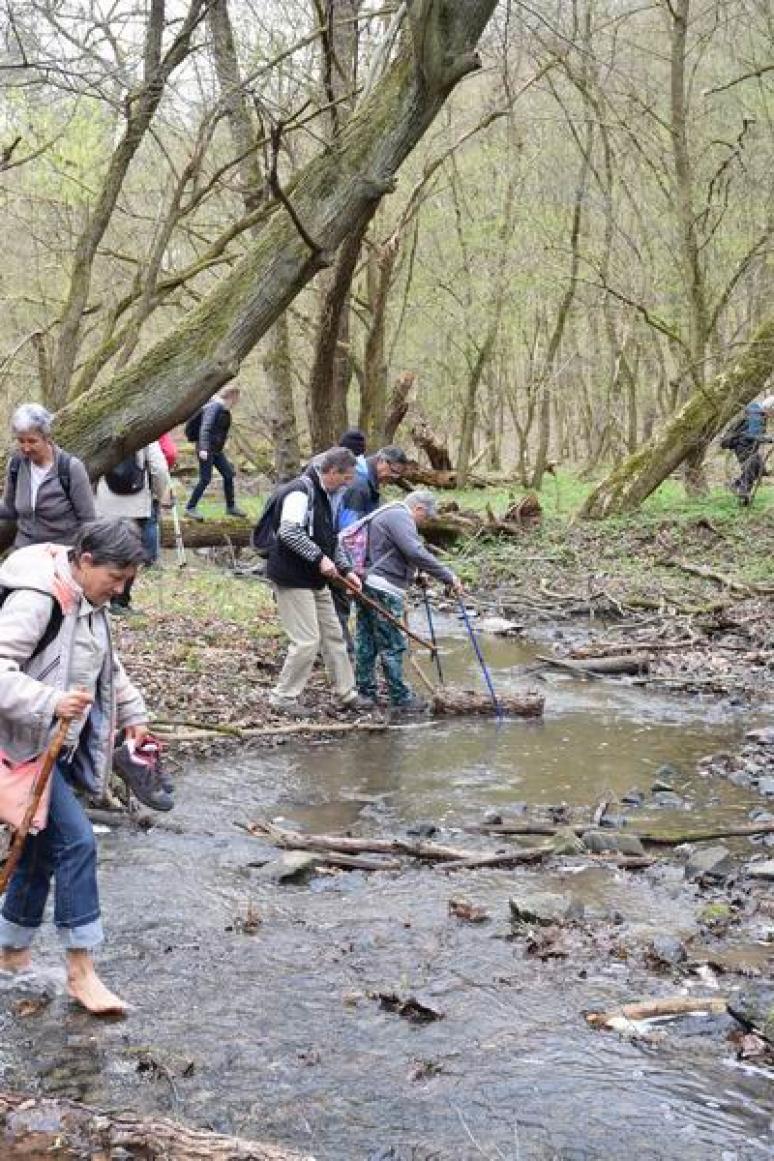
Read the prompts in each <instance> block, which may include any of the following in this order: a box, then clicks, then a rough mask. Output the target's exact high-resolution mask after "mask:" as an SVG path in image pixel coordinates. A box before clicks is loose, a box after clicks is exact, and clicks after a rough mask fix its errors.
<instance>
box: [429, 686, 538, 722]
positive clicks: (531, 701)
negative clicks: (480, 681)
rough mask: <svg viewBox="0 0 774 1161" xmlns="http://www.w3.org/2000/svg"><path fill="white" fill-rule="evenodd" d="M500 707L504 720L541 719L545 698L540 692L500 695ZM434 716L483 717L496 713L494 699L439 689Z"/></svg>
mask: <svg viewBox="0 0 774 1161" xmlns="http://www.w3.org/2000/svg"><path fill="white" fill-rule="evenodd" d="M497 705H498V707H499V711H500V714H501V715H502V716H503V717H515V718H539V717H541V716H542V714H543V708H544V706H545V698H544V697H543V695H542V694H540V693H533V692H529V693H498V694H497ZM432 707H433V714H434V715H436V716H437V717H454V716H455V715H456V716H458V717H464V716H465V715H466V714H470V715H475V716H481V715H491V714H493V713H494V712H495V708H494V706H493V704H492V699H491V697H489V695H488V694H486V693H474V692H473V690H471V689H459V690H456V689H449V688H448V687H444V688H443V689H437V690H436V691H435V693H434V694H433V700H432Z"/></svg>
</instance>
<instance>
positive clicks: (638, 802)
mask: <svg viewBox="0 0 774 1161" xmlns="http://www.w3.org/2000/svg"><path fill="white" fill-rule="evenodd" d="M644 800H645V795H644V794H643V793H642V791H641V790H637V789H636V788H633V789H632V790H627V791H626V793H625V794H622V795H621V802H622V803H623V804H624V806H642V804H643V802H644Z"/></svg>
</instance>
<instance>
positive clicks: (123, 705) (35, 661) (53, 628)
mask: <svg viewBox="0 0 774 1161" xmlns="http://www.w3.org/2000/svg"><path fill="white" fill-rule="evenodd" d="M143 559H144V554H143V548H142V544H141V543H140V538H139V535H138V533H137V531H136V529H135V527H134V525H133V523H132V522H131V521H129V520H94V521H92V522H90V523H88V524H85V525H84V526H83V527H82V528H81V530H80V532H79V533H78V534H77V536H76V538H75V543H74V545H73V547H72V548H71V549H69V550H68V549H67V548H65V547H63V546H62V545H54V544H36V545H30V546H29V547H26V548H21V549H19V550H18V551H17V552H14V553H13V554H12V555H11V556H10V557H9V558H8V559H7V560H6V561H5V563H4V564H3V565H2V566H1V567H0V586H2V588H0V592H3V591H5V592H6V593H7V595H6V597H5V600H4V602H3V604H2V607H1V608H0V751H2V754H0V758H1V759H2V761H3V762H4V764H5V765H6V766H16V765H19V764H24V763H28V762H30V761H33V760H34V759H35V758H37V757H38V756H39V755H40V754H41V753H42V752H43V750H44V749H45V748H46V745H47V743H48V741H49V739H50V737H51V735H52V733H53V732H54V730H55V729H56V724H57V723H56V719H57V718H72V719H73V721H72V724H71V727H70V730H69V732H68V736H67V741H66V743H65V746H64V747H63V749H62V751H61V753H60V757H59V760H58V762H57V765H56V766H55V768H54V772H53V775H52V779H51V801H50V805H49V811H48V822H47V823H46V825H45V827H44V829H42V830H41V831H40V832H39V833H38V834H36V835H30V836H29V837H28V838H27V840H26V843H25V846H24V850H23V853H22V857H21V860H20V862H19V865H18V867H17V869H16V871H15V873H14V874H13V876H12V878H11V881H10V883H9V885H8V891H7V893H6V896H5V899H4V900H3V907H2V916H0V967H1V968H5V969H6V970H18V969H21V968H25V967H27V966H28V964H29V962H30V951H29V949H30V944H31V943H32V940H33V938H34V936H35V933H36V931H37V929H38V927H39V926H40V924H41V921H42V919H43V911H44V908H45V905H46V899H47V898H48V893H49V887H50V884H51V879H52V877H53V880H54V923H55V924H56V926H57V928H58V930H59V933H60V935H61V937H62V940H63V942H64V946H65V949H66V956H67V988H68V992H69V993H70V995H71V996H72V997H73V999H75V1000H78V1001H79V1002H80V1003H81V1004H82V1005H83V1006H84V1007H85V1008H87V1009H88V1011H90V1012H94V1013H95V1014H98V1015H99V1014H105V1013H114V1012H122V1011H123V1010H124V1009H125V1006H126V1005H125V1004H124V1003H123V1001H122V1000H120V999H119V998H118V996H115V995H113V993H112V992H110V991H109V990H108V988H106V987H105V985H104V984H103V983H102V981H101V980H100V979H99V977H98V975H97V973H96V971H95V970H94V963H93V960H92V953H93V951H94V949H95V948H96V947H97V946H98V945H99V944H100V943H101V942H102V923H101V920H100V908H99V893H98V889H97V874H96V867H97V851H96V843H95V840H94V833H93V831H92V828H91V824H90V822H89V820H88V818H87V817H86V814H85V812H84V809H83V807H82V806H81V804H80V802H79V800H78V798H77V796H76V793H75V790H76V788H79V789H83V790H87V791H89V792H90V793H94V794H99V793H100V792H101V791H102V789H103V787H104V784H105V778H106V775H107V773H108V770H109V767H110V760H111V754H112V746H113V734H114V731H115V730H116V728H119V729H120V728H124V729H126V732H127V735H128V737H129V738H134V740H135V741H136V742H140V741H142V739H143V738H144V736H145V733H146V721H147V713H146V710H145V704H144V702H143V699H142V696H141V695H140V693H139V692H138V690H137V689H135V687H134V686H133V685H132V683H131V682H130V681H129V678H128V677H127V676H126V673H125V672H124V670H123V667H122V665H121V663H120V661H119V660H118V658H117V657H116V656H115V654H114V652H113V647H112V642H111V637H110V623H109V619H108V616H107V614H106V612H105V607H106V605H108V604H109V602H110V599H111V597H113V596H115V595H116V594H118V593H120V592H122V591H123V588H124V584H125V583H126V581H127V580H128V579H129V578H130V577H133V576H134V574H135V572H136V569H137V566H138V564H139V563H140V562H141V561H142V560H143ZM0 777H2V770H0Z"/></svg>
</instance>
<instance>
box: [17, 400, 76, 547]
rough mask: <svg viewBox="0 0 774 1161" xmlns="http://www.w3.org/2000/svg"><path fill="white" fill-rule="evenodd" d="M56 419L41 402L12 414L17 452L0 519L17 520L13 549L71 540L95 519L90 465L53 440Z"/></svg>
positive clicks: (66, 542)
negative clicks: (85, 464)
mask: <svg viewBox="0 0 774 1161" xmlns="http://www.w3.org/2000/svg"><path fill="white" fill-rule="evenodd" d="M52 419H53V416H52V415H51V413H50V412H49V411H47V410H46V408H45V407H41V406H40V405H39V404H38V403H22V404H21V406H20V407H17V408H16V410H15V411H14V413H13V415H12V416H11V432H12V434H13V436H14V439H15V440H16V444H17V451H16V452H14V454H13V455H12V456H11V458H10V460H9V461H8V470H7V472H6V478H5V492H4V494H3V499H2V503H0V520H15V521H16V538H15V539H14V542H13V546H14V548H23V547H25V545H28V544H47V543H52V544H72V543H73V541H74V540H75V537H76V535H77V534H78V530H79V529H80V528H82V527H83V525H84V524H85V523H86V521H87V520H93V519H94V515H95V511H94V494H93V492H92V490H91V483H90V482H89V476H88V473H87V471H86V468H85V467H84V466H83V464H82V462H81V461H80V460H79V459H78V458H77V456H73V455H70V454H69V453H68V452H65V451H62V449H61V448H60V447H57V445H56V444H55V443H54V441H53V440H52V438H51V423H52Z"/></svg>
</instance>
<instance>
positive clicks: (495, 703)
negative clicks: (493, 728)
mask: <svg viewBox="0 0 774 1161" xmlns="http://www.w3.org/2000/svg"><path fill="white" fill-rule="evenodd" d="M457 601H458V602H459V606H460V612H461V613H462V619H463V621H464V622H465V628H466V629H467V631H468V636H469V637H470V643H471V645H472V646H473V649H474V651H475V654H476V657H477V658H478V663H479V665H480V666H481V672H482V673H483V675H484V680H485V681H486V685H487V689H488V690H489V696H490V697H491V699H492V705H493V706H494V710H495V714H496V715H497V717H498V719H499V718H502V716H503V711H502V710H501V709H500V703H499V702H498V700H497V695H496V694H495V691H494V686H493V685H492V675H491V674H490V672H489V669H488V667H487V663H486V661H484V656H483V654H482V652H481V648H480V646H479V644H478V638H477V637H476V634H475V632H474V631H473V626H472V625H471V623H470V618H469V617H468V610H467V609H466V608H465V602H464V601H463V599H462V597H461V596H458V597H457Z"/></svg>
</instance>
